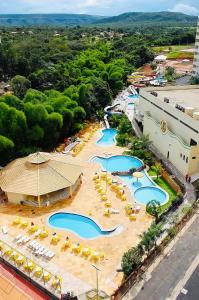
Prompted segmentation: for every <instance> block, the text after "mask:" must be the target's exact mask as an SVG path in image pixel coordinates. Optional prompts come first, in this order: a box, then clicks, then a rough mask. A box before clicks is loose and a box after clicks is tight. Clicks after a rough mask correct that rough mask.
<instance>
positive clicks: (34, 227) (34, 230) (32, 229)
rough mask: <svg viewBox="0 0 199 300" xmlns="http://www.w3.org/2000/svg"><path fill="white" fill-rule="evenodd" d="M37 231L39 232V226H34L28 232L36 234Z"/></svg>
mask: <svg viewBox="0 0 199 300" xmlns="http://www.w3.org/2000/svg"><path fill="white" fill-rule="evenodd" d="M37 230H38V226H37V225H33V226H31V227H30V228H29V229H28V231H29V232H31V233H33V232H36V231H37Z"/></svg>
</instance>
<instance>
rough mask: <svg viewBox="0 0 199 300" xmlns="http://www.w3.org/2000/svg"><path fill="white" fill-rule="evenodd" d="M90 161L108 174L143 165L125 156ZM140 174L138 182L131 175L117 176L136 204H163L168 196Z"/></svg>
mask: <svg viewBox="0 0 199 300" xmlns="http://www.w3.org/2000/svg"><path fill="white" fill-rule="evenodd" d="M92 161H93V162H95V163H99V164H100V165H101V166H102V168H103V169H105V170H107V171H108V172H110V173H112V172H115V171H128V170H129V169H131V168H139V167H141V166H142V165H143V162H142V161H141V160H140V159H138V158H137V157H133V156H127V155H115V156H110V157H108V158H105V157H98V156H97V157H94V158H93V159H92ZM142 173H143V177H142V178H140V179H139V180H137V179H136V178H134V177H133V176H131V175H129V176H119V178H120V179H121V180H122V181H123V183H124V184H126V185H127V186H128V187H129V189H130V191H131V193H132V195H133V196H134V197H135V200H136V201H137V202H139V203H141V204H144V205H146V204H147V203H148V202H149V201H151V200H157V201H158V202H159V203H160V204H161V205H162V204H165V203H166V202H167V201H168V199H169V196H168V194H167V193H166V192H165V191H164V190H162V189H160V188H159V187H158V186H157V185H156V184H155V182H154V181H153V180H152V179H151V178H150V177H149V175H148V174H147V172H146V171H142Z"/></svg>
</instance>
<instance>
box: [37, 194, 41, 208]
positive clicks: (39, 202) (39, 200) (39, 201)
mask: <svg viewBox="0 0 199 300" xmlns="http://www.w3.org/2000/svg"><path fill="white" fill-rule="evenodd" d="M38 204H39V207H41V197H40V195H38Z"/></svg>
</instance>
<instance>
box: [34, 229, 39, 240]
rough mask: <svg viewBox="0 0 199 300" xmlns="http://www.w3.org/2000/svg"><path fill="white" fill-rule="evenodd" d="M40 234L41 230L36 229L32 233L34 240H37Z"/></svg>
mask: <svg viewBox="0 0 199 300" xmlns="http://www.w3.org/2000/svg"><path fill="white" fill-rule="evenodd" d="M40 233H41V229H38V230H37V231H36V232H35V233H34V235H33V237H34V238H35V237H36V238H37V237H38V236H39V235H40Z"/></svg>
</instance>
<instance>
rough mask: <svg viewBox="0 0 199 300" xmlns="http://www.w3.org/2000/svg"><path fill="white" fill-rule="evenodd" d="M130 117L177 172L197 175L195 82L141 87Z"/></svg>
mask: <svg viewBox="0 0 199 300" xmlns="http://www.w3.org/2000/svg"><path fill="white" fill-rule="evenodd" d="M134 117H135V119H136V120H137V121H138V122H139V123H140V124H142V126H143V133H144V134H148V135H149V138H150V140H151V141H152V142H153V144H154V146H155V147H156V148H157V149H158V150H159V151H160V152H161V153H162V154H163V155H164V157H165V158H167V159H168V160H169V161H170V162H171V163H172V164H173V165H174V166H175V167H176V168H177V169H178V170H179V171H180V173H181V174H183V175H184V176H185V175H186V174H189V175H190V176H191V178H192V181H193V180H195V179H197V178H199V85H198V86H182V87H181V86H175V87H162V88H161V87H158V88H145V89H141V90H140V100H139V102H138V103H137V104H136V105H135V114H134Z"/></svg>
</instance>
